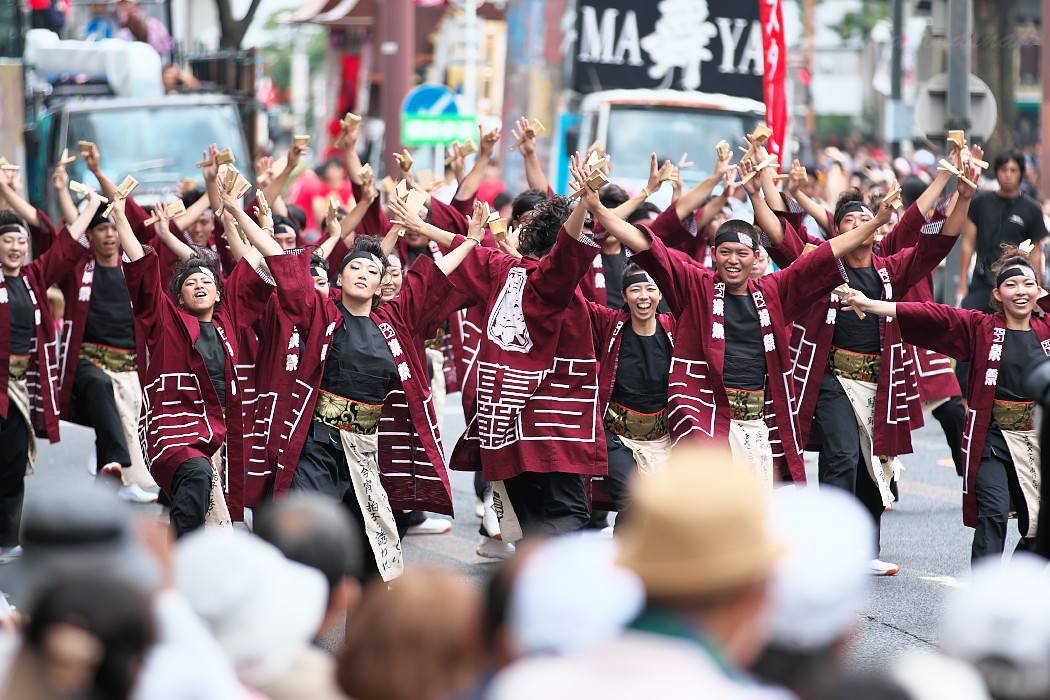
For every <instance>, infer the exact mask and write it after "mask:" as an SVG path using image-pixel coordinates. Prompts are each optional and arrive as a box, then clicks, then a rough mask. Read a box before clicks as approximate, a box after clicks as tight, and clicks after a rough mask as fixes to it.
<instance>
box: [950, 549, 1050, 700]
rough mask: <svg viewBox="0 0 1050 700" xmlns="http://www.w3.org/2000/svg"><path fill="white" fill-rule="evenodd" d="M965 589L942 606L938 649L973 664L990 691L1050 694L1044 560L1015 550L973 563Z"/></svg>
mask: <svg viewBox="0 0 1050 700" xmlns="http://www.w3.org/2000/svg"><path fill="white" fill-rule="evenodd" d="M972 571H973V575H972V578H971V581H970V586H969V588H963V589H959V590H957V591H955V592H954V593H953V595H952V596H951V598H950V599H949V600H948V602H947V604H946V605H945V608H944V618H943V620H942V624H941V647H942V648H943V649H944V652H945V653H946V654H950V655H951V656H954V657H956V658H959V659H962V660H963V661H967V662H969V663H971V664H973V665H974V666H975V667H976V668H977V670H978V671H980V672H981V674H982V675H983V676H984V677H985V681H986V682H987V683H988V687H989V689H990V690H991V691H992V693H994V694H995V695H1001V696H1010V697H1017V698H1034V697H1045V696H1046V695H1047V694H1048V693H1050V597H1048V596H1047V595H1046V593H1047V591H1050V573H1048V572H1047V568H1046V560H1045V559H1041V558H1040V557H1037V556H1035V555H1034V554H1029V553H1028V552H1015V553H1014V554H1013V556H1012V557H1011V559H1010V560H1009V561H1007V562H1003V561H1001V560H999V559H998V558H997V557H995V558H993V557H989V558H986V559H982V560H980V561H978V562H977V563H975V564H974V565H973V570H972Z"/></svg>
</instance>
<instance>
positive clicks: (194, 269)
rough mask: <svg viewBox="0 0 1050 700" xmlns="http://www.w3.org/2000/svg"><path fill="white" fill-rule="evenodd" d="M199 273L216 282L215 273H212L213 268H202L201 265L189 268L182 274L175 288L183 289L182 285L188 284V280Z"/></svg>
mask: <svg viewBox="0 0 1050 700" xmlns="http://www.w3.org/2000/svg"><path fill="white" fill-rule="evenodd" d="M198 272H199V273H201V274H202V275H204V276H206V277H209V278H210V279H211V281H212V282H215V273H214V272H212V270H211V268H209V267H201V266H200V265H194V266H193V267H190V268H187V269H185V270H183V271H182V274H181V275H179V276H178V284H177V285H175V288H176V289H182V285H184V284H186V280H188V279H189V278H190V275H195V274H197V273H198Z"/></svg>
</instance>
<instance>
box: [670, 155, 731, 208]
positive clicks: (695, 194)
mask: <svg viewBox="0 0 1050 700" xmlns="http://www.w3.org/2000/svg"><path fill="white" fill-rule="evenodd" d="M731 160H733V154H732V153H730V154H729V155H727V156H725V157H724V158H723V157H721V156H719V158H718V160H717V161H716V162H715V169H714V171H713V172H712V173H711V175H710V176H709V177H708V178H707V179H706V180H704V181H702V182H701V183H700V184H699V185H697V186H696V187H694V188H693V189H691V190H689V191H688V192H686V193H684V194H683V195H682V196H681V197H679V198H678V201H677V202H675V209H676V213H677V214H678V218H679V219H685V218H686V217H687V216H690V215H692V213H693V212H695V211H696V210H697V209H699V208H700V207H702V206H704V202H706V201H707V200H708V199H710V198H711V193H712V192H714V191H715V188H716V187H718V183H719V182H721V181H722V179H723V178H724V177H725V176H726V173H728V172H729V170H730V169H731V168H732V167H735V166H730V165H729V161H731ZM723 191H724V190H723Z"/></svg>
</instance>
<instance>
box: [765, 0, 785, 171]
mask: <svg viewBox="0 0 1050 700" xmlns="http://www.w3.org/2000/svg"><path fill="white" fill-rule="evenodd" d="M759 2H760V3H761V20H762V48H763V54H764V58H763V71H762V87H763V95H764V98H765V103H766V124H767V125H768V126H769V128H770V129H772V130H773V135H772V136H771V137H770V138H769V142H768V143H767V144H766V148H767V149H768V150H769V152H770V153H775V154H777V155H778V156H779V155H781V152H782V151H783V147H784V138H785V137H786V136H787V126H788V111H787V44H786V43H785V42H784V5H783V0H759Z"/></svg>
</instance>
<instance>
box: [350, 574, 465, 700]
mask: <svg viewBox="0 0 1050 700" xmlns="http://www.w3.org/2000/svg"><path fill="white" fill-rule="evenodd" d="M481 618H482V604H481V595H480V593H479V592H478V590H477V589H476V588H475V587H474V586H472V585H471V584H470V583H469V582H468V581H466V580H464V579H463V577H462V576H460V575H458V574H455V573H453V572H451V571H444V570H440V569H430V570H427V569H417V570H414V571H408V572H406V573H405V574H404V575H403V576H401V577H400V578H399V579H397V581H395V582H394V583H393V585H392V586H391V587H390V588H389V590H388V588H387V584H386V583H385V582H383V581H375V582H374V583H372V584H371V585H369V587H368V589H367V590H366V591H365V595H364V598H362V600H361V605H360V607H358V609H357V611H356V612H355V613H354V615H353V616H352V617H351V618H350V621H349V622H348V623H347V627H346V642H345V646H344V647H343V651H342V652H341V653H340V655H339V661H338V663H339V670H338V672H337V680H338V682H339V686H340V687H341V688H342V690H343V692H344V693H346V694H347V695H349V696H350V697H352V698H354V700H441V699H442V698H449V697H457V696H459V695H462V694H463V693H466V692H467V691H469V690H471V689H472V688H473V687H474V685H475V684H476V683H477V682H478V679H479V676H480V673H481V669H482V665H483V662H484V645H483V638H484V635H483V632H482V621H481Z"/></svg>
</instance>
